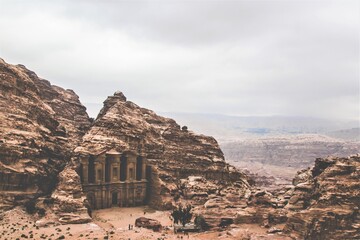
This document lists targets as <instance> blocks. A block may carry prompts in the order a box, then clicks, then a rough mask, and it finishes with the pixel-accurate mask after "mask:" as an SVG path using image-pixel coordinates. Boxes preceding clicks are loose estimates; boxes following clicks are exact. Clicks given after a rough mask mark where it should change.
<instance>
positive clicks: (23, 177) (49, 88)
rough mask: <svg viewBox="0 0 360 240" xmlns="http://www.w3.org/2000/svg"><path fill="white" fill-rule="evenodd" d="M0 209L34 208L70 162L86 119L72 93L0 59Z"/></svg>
mask: <svg viewBox="0 0 360 240" xmlns="http://www.w3.org/2000/svg"><path fill="white" fill-rule="evenodd" d="M0 80H1V81H0V122H1V125H0V157H1V161H0V180H1V181H0V190H1V192H0V194H1V197H0V210H6V209H10V208H12V207H14V206H16V205H26V206H27V207H28V209H29V211H33V210H34V209H35V204H36V203H35V200H36V199H38V198H39V197H42V196H48V195H50V194H51V192H52V191H53V190H54V188H55V186H56V185H57V182H58V179H57V176H58V174H59V173H60V172H61V171H62V170H63V169H64V167H65V165H66V164H67V163H68V162H70V159H71V157H72V155H73V149H74V146H76V145H77V144H78V143H79V141H81V137H82V136H83V135H84V134H85V132H86V130H87V129H88V128H89V127H90V120H89V117H88V115H87V113H86V108H85V107H84V106H83V105H82V104H81V103H80V101H79V97H78V96H77V95H76V94H75V93H74V92H73V91H72V90H65V89H63V88H60V87H57V86H54V85H51V84H50V83H49V82H48V81H47V80H44V79H41V78H39V77H38V76H37V75H36V74H35V73H34V72H32V71H30V70H28V69H27V68H26V67H25V66H23V65H11V64H7V63H6V62H5V61H4V60H2V59H0Z"/></svg>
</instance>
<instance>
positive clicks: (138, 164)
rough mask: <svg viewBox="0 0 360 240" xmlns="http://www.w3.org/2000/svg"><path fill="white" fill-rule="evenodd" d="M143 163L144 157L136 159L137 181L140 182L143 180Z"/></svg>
mask: <svg viewBox="0 0 360 240" xmlns="http://www.w3.org/2000/svg"><path fill="white" fill-rule="evenodd" d="M142 162H143V159H142V157H141V156H138V157H137V159H136V180H138V181H140V180H141V179H142Z"/></svg>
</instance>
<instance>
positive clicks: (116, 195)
mask: <svg viewBox="0 0 360 240" xmlns="http://www.w3.org/2000/svg"><path fill="white" fill-rule="evenodd" d="M117 204H118V193H117V192H113V193H112V205H113V206H114V205H115V206H116V205H117Z"/></svg>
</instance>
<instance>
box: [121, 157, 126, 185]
mask: <svg viewBox="0 0 360 240" xmlns="http://www.w3.org/2000/svg"><path fill="white" fill-rule="evenodd" d="M126 170H127V158H126V156H125V155H122V156H121V158H120V181H126Z"/></svg>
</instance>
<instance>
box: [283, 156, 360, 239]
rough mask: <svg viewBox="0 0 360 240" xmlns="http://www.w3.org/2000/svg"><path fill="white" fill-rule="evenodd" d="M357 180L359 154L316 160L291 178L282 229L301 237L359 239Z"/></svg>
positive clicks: (358, 186) (359, 186)
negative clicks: (284, 223)
mask: <svg viewBox="0 0 360 240" xmlns="http://www.w3.org/2000/svg"><path fill="white" fill-rule="evenodd" d="M359 179H360V156H359V155H357V156H351V157H348V158H337V157H329V158H325V159H323V158H318V159H316V161H315V166H314V167H313V168H311V169H307V170H304V171H301V172H299V174H298V175H297V176H296V177H295V179H294V185H295V189H294V192H293V194H292V196H291V198H290V199H289V204H288V205H287V207H286V208H288V209H289V210H290V211H289V215H288V221H287V224H286V226H285V231H288V232H295V233H297V234H298V235H300V237H301V238H304V239H358V238H360V215H359V208H360V191H359V189H360V182H359ZM294 210H295V211H294Z"/></svg>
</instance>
